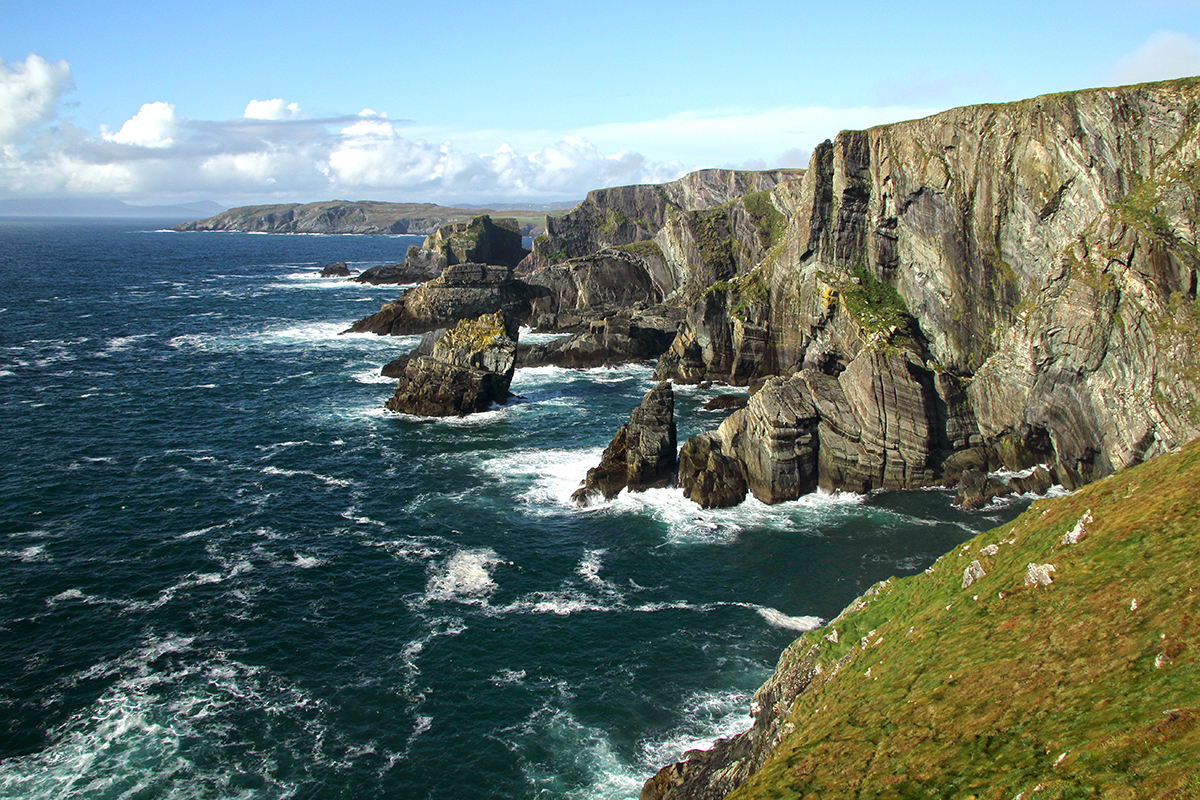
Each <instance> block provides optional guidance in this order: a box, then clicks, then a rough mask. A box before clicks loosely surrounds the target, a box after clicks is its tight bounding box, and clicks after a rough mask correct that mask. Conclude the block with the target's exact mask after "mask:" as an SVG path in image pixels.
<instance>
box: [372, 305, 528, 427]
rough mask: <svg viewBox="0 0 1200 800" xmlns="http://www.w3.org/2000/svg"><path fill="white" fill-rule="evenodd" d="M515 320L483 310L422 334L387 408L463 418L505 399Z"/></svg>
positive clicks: (512, 359)
mask: <svg viewBox="0 0 1200 800" xmlns="http://www.w3.org/2000/svg"><path fill="white" fill-rule="evenodd" d="M517 335H518V333H517V323H516V321H515V320H512V319H510V318H507V317H505V316H504V315H503V314H500V313H495V314H484V315H482V316H480V317H479V318H478V319H474V320H463V321H461V322H459V323H458V324H457V325H456V326H454V327H453V328H450V329H448V330H445V331H439V332H437V333H434V334H433V335H430V336H428V337H426V339H425V340H424V341H423V342H422V345H421V347H419V348H418V350H420V349H422V348H424V349H427V350H428V355H425V354H417V355H415V356H413V357H411V358H409V359H408V361H407V362H406V363H405V365H404V369H403V372H402V373H401V374H400V377H399V380H398V382H397V385H396V391H395V394H393V395H392V397H391V399H390V400H388V401H387V403H386V404H385V407H386V408H387V409H388V410H390V411H396V412H399V413H402V414H414V415H417V416H428V417H448V416H465V415H467V414H472V413H475V412H479V411H486V410H487V409H488V408H489V407H490V406H491V405H492V404H493V403H500V404H503V403H505V402H507V400H508V398H509V396H510V395H509V391H508V387H509V386H510V385H511V383H512V376H513V369H514V362H515V357H516V350H517Z"/></svg>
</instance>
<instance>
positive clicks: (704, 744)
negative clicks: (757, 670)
mask: <svg viewBox="0 0 1200 800" xmlns="http://www.w3.org/2000/svg"><path fill="white" fill-rule="evenodd" d="M764 674H765V672H764ZM680 711H681V713H682V716H683V721H682V723H681V724H680V725H679V726H678V727H677V728H675V729H674V730H672V731H670V732H668V733H667V734H666V735H665V736H663V737H662V738H659V739H656V740H651V741H646V742H643V743H642V745H641V748H640V750H641V754H640V758H639V761H640V762H641V763H642V764H643V765H645V766H646V767H648V771H647V772H646V773H645V774H643V776H642V780H643V781H644V780H645V779H647V778H649V777H650V776H651V775H652V774H653V771H654V770H655V769H657V768H659V767H661V766H663V765H665V764H673V763H675V762H676V761H680V760H681V759H682V758H683V755H684V753H686V752H688V751H689V750H708V749H710V748H711V747H712V746H713V742H715V741H716V740H717V739H724V738H728V737H730V736H735V735H737V734H739V733H741V732H742V731H745V730H747V729H749V728H750V726H751V725H752V724H754V718H753V717H752V716H751V715H750V693H749V692H747V691H743V690H739V689H730V690H727V691H724V692H720V691H709V692H699V693H697V694H695V695H692V696H691V697H689V698H687V699H686V700H685V701H684V702H683V703H682V704H681V707H680Z"/></svg>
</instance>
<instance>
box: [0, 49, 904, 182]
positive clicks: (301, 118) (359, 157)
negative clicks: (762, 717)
mask: <svg viewBox="0 0 1200 800" xmlns="http://www.w3.org/2000/svg"><path fill="white" fill-rule="evenodd" d="M0 77H3V79H4V81H5V83H4V88H3V89H2V90H0V104H2V110H3V111H4V116H3V117H0V119H3V120H4V123H3V127H0V131H3V132H4V133H5V135H7V136H9V137H16V136H20V137H21V141H20V142H19V143H12V142H14V141H15V139H11V138H10V141H8V142H4V141H0V192H7V193H10V194H12V193H18V194H19V193H42V194H46V193H56V192H74V193H99V194H106V195H109V196H113V195H122V196H127V197H146V198H149V197H153V198H156V199H159V200H162V199H166V198H172V197H175V198H179V197H184V196H187V197H195V196H203V197H208V198H212V199H217V200H220V201H222V202H226V203H230V204H245V203H253V202H266V201H268V200H270V199H287V200H295V199H325V198H330V197H346V196H354V197H359V198H368V197H369V198H375V199H386V200H420V201H435V202H490V201H497V200H502V199H512V200H525V201H530V202H549V201H560V200H567V199H573V198H579V197H582V196H583V195H584V194H585V193H586V192H587V191H588V190H590V189H595V188H600V187H605V186H616V185H621V184H629V183H657V182H662V181H667V180H672V179H674V178H677V177H679V176H681V175H683V174H684V173H685V172H688V171H690V170H692V169H697V168H702V167H712V166H734V165H736V166H753V167H774V166H803V165H804V162H806V161H807V154H808V152H810V150H811V148H812V146H813V145H815V144H817V143H818V142H820V141H821V140H822V139H824V138H827V137H829V136H833V135H835V134H836V133H837V132H838V131H839V130H841V129H842V128H848V127H866V126H868V125H873V124H877V123H881V122H889V121H894V120H898V119H904V118H909V117H913V116H920V115H921V114H923V113H928V112H927V111H925V110H923V109H913V108H907V107H887V108H861V109H831V108H779V109H773V110H767V111H754V112H744V111H738V110H732V111H727V112H709V113H693V114H684V115H676V116H672V117H669V118H666V119H659V120H648V121H642V122H631V123H618V124H611V125H598V126H593V127H589V128H583V129H577V130H557V131H556V130H502V131H479V130H469V131H461V130H453V129H448V128H441V129H438V128H431V127H424V128H422V127H419V126H417V125H416V124H414V123H413V122H412V121H410V120H400V119H391V118H389V117H388V116H387V115H386V114H385V113H380V112H376V111H373V110H371V109H363V110H362V111H361V112H359V113H358V114H352V115H348V116H342V117H327V118H308V117H306V116H305V115H304V114H303V112H302V111H301V108H300V105H299V104H298V103H295V102H291V101H288V100H285V99H283V98H272V99H267V100H258V99H253V100H249V101H248V102H247V104H246V106H245V110H244V112H243V114H242V116H241V117H239V118H236V119H232V120H225V121H205V120H193V119H189V118H188V117H187V116H186V115H185V114H183V113H180V111H179V110H177V109H176V106H175V105H173V104H172V103H169V102H164V101H157V102H151V103H146V104H145V105H143V106H142V107H141V108H140V109H139V110H138V111H137V113H136V114H134V115H133V116H132V117H130V118H129V119H127V120H125V121H124V122H123V123H121V124H120V125H119V126H114V128H109V127H107V126H101V128H100V130H99V133H98V134H93V133H89V132H87V131H84V130H81V129H79V128H76V127H74V126H73V125H72V124H71V122H70V120H66V121H61V122H56V123H55V124H54V125H53V126H49V125H47V124H46V123H47V122H48V121H49V120H51V119H53V118H54V116H55V110H56V109H55V104H56V103H57V101H58V96H59V94H60V93H61V91H62V89H63V88H64V87H66V86H68V85H69V83H70V73H69V70H68V69H67V66H66V64H65V63H64V62H60V63H59V64H57V65H53V64H48V63H47V62H45V61H44V60H42V59H40V58H39V57H37V56H34V55H31V56H29V57H28V58H27V59H26V61H25V63H24V64H21V65H17V66H15V67H14V68H13V69H6V70H4V71H3V73H0ZM13 87H18V88H13ZM19 87H26V88H25V89H24V90H21V89H20V88H19ZM34 133H36V134H37V135H34Z"/></svg>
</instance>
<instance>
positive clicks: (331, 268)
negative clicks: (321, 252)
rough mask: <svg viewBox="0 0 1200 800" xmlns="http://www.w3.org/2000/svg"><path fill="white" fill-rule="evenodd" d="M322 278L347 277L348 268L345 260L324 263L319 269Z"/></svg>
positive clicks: (348, 275) (348, 273) (348, 274)
mask: <svg viewBox="0 0 1200 800" xmlns="http://www.w3.org/2000/svg"><path fill="white" fill-rule="evenodd" d="M321 277H322V278H349V277H350V268H349V267H347V266H346V262H345V261H335V262H334V263H332V264H326V265H325V268H324V269H323V270H321Z"/></svg>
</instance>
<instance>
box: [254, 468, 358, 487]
mask: <svg viewBox="0 0 1200 800" xmlns="http://www.w3.org/2000/svg"><path fill="white" fill-rule="evenodd" d="M259 471H260V472H262V473H263V474H264V475H280V476H283V477H286V478H295V477H299V476H304V477H308V478H315V479H316V480H318V481H321V482H322V483H326V484H328V485H330V486H353V485H354V484H353V481H348V480H344V479H342V478H332V477H330V476H328V475H321V474H320V473H317V472H313V471H312V470H307V469H281V468H279V467H263V468H262V469H261V470H259Z"/></svg>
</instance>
